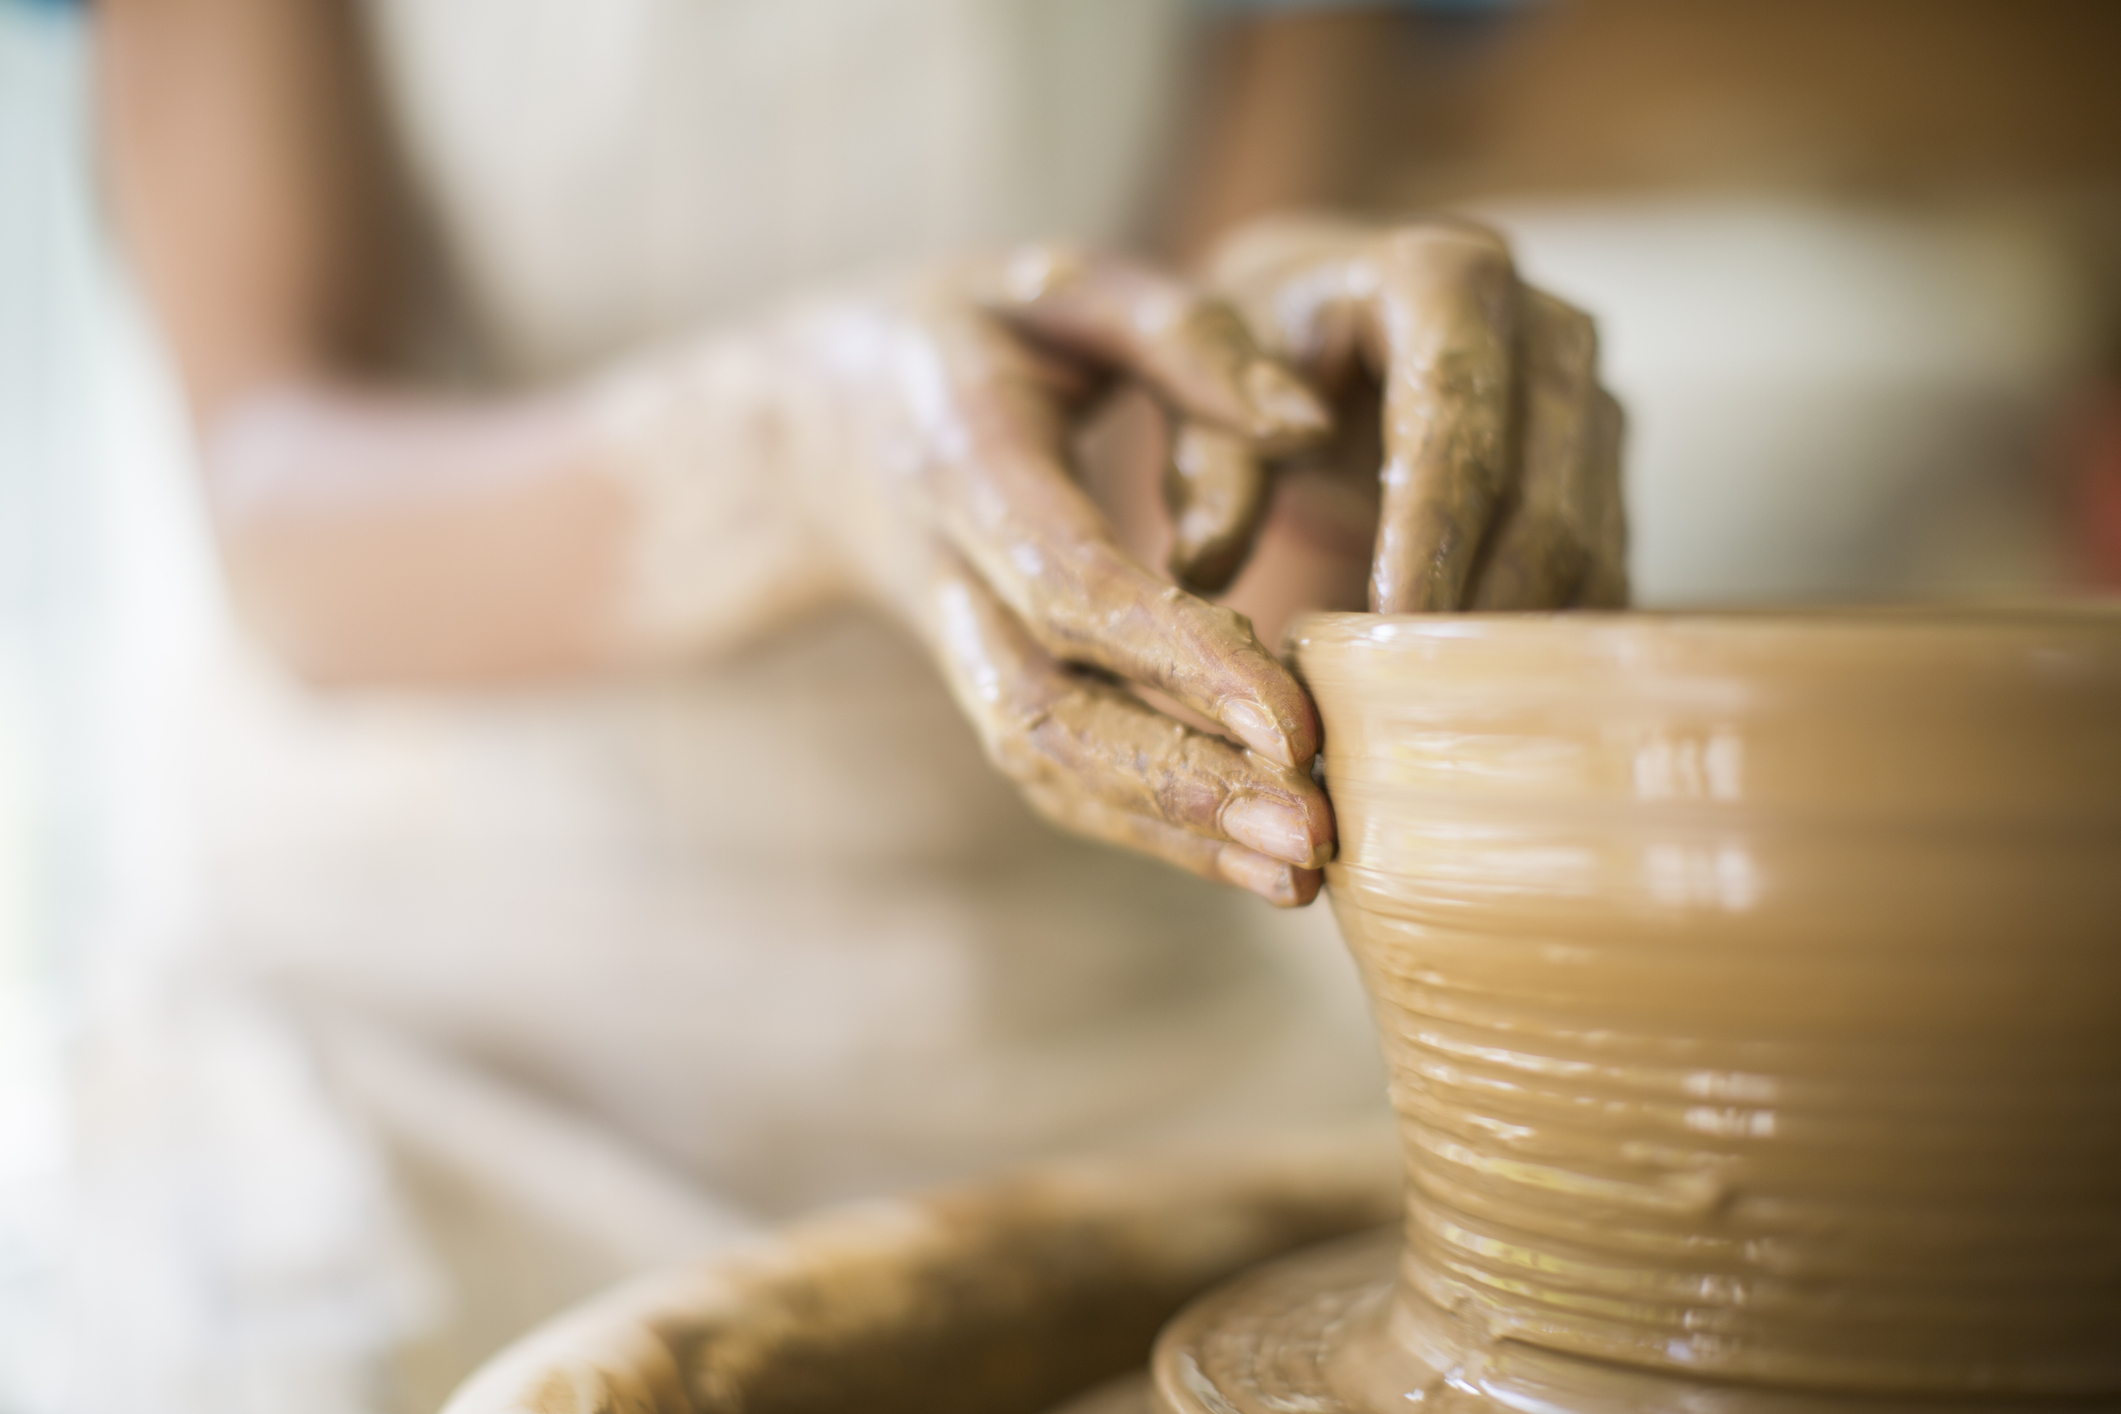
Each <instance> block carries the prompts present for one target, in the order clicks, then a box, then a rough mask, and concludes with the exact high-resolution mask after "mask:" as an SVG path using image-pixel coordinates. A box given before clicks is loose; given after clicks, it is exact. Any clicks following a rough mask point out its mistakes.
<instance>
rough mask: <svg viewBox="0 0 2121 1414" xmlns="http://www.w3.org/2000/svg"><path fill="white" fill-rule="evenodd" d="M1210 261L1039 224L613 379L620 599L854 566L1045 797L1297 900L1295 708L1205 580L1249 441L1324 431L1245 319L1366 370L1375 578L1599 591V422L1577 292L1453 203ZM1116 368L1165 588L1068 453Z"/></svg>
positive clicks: (658, 622) (1317, 402)
mask: <svg viewBox="0 0 2121 1414" xmlns="http://www.w3.org/2000/svg"><path fill="white" fill-rule="evenodd" d="M1216 280H1217V282H1218V289H1219V290H1220V293H1209V292H1204V291H1202V290H1199V289H1195V288H1193V287H1191V286H1188V285H1186V284H1184V283H1182V282H1179V281H1175V280H1172V279H1169V278H1167V277H1165V276H1162V275H1159V274H1156V273H1155V272H1152V271H1150V270H1147V269H1145V268H1143V267H1140V266H1137V265H1133V264H1130V263H1128V262H1125V261H1120V260H1116V259H1112V258H1110V257H1105V256H1100V255H1096V254H1093V253H1088V252H1084V251H1080V250H1075V249H1071V248H1066V247H1051V246H1029V247H1023V248H1020V249H1018V250H1015V251H1012V252H1008V253H1005V254H1004V255H1002V256H1000V257H997V258H994V259H990V260H982V261H975V262H971V263H968V264H966V265H963V266H959V267H955V268H952V269H946V270H939V271H932V272H928V273H926V274H923V275H920V276H917V277H914V278H910V279H906V280H902V281H899V282H897V283H895V284H891V285H888V286H881V287H877V288H872V289H868V290H863V291H856V292H852V293H848V294H844V295H841V296H837V297H827V298H821V299H817V300H813V301H810V302H808V303H806V304H804V305H801V306H799V307H796V308H793V309H790V310H787V311H784V312H782V313H781V314H779V315H778V316H776V317H774V318H771V319H769V320H766V321H763V322H761V323H760V324H759V325H757V326H755V327H753V328H751V329H748V330H743V331H738V332H735V333H732V334H729V335H726V336H724V337H721V338H718V339H716V340H714V341H712V342H710V343H706V344H702V345H699V346H695V347H694V348H691V349H685V350H679V351H677V352H675V353H673V354H670V355H665V356H663V357H661V358H657V359H651V360H648V361H646V362H644V363H643V364H642V365H640V366H638V367H636V368H634V369H631V370H628V371H627V372H626V373H624V374H622V375H620V376H618V377H617V378H615V379H613V380H611V381H610V382H609V383H608V384H607V385H606V386H605V387H603V388H602V389H601V390H599V393H598V394H597V402H598V406H599V407H600V408H601V409H602V410H603V415H604V416H606V417H607V419H608V420H609V421H610V422H611V424H612V426H613V427H614V428H616V429H617V432H616V434H615V440H617V441H618V442H619V443H621V444H622V445H623V446H624V447H626V448H627V449H628V452H627V454H626V455H625V456H623V457H621V458H620V459H619V461H620V464H621V476H622V479H623V480H624V481H625V482H626V484H627V485H628V486H629V487H630V488H631V489H632V492H633V495H634V500H635V503H636V505H637V506H638V508H639V511H640V522H641V525H640V531H639V534H638V536H637V546H636V551H637V552H636V555H635V562H634V575H633V579H632V581H631V584H630V587H629V590H628V596H629V602H628V606H627V612H626V615H625V618H626V620H627V622H628V624H629V625H630V627H631V631H632V632H633V634H634V635H635V637H636V638H637V639H638V640H639V641H640V642H641V643H642V645H643V646H644V651H651V652H662V653H665V654H667V653H669V652H671V651H673V650H675V649H678V648H682V647H684V646H688V645H712V644H718V643H722V642H726V641H729V640H731V639H732V638H734V637H735V636H737V635H738V634H740V633H742V632H745V631H750V632H756V631H758V630H759V628H760V627H761V626H763V625H766V624H769V623H771V622H773V621H775V620H776V619H778V618H780V617H785V616H788V615H791V614H794V613H797V612H800V611H801V610H803V609H804V608H806V607H809V606H810V605H812V604H815V603H816V602H818V601H820V600H822V599H825V598H829V597H831V596H833V595H835V594H842V593H849V592H852V593H857V594H861V595H866V596H868V597H870V598H872V599H874V600H876V601H878V602H880V603H882V604H883V605H885V606H886V607H888V608H889V609H890V610H891V611H892V612H893V613H895V614H896V615H897V616H898V617H899V618H900V619H901V620H902V621H903V622H904V623H906V624H907V626H908V627H909V628H910V629H912V631H913V632H915V633H916V634H918V635H919V636H920V637H921V638H922V639H923V640H924V641H925V642H927V643H928V645H929V646H930V648H931V650H932V651H933V652H934V653H935V655H936V658H937V661H938V662H939V664H940V665H941V666H942V668H943V671H944V674H945V677H946V679H947V680H948V682H949V684H950V686H951V688H952V691H953V692H954V694H955V695H956V697H957V700H958V702H959V704H960V705H961V706H962V707H963V709H964V711H965V712H966V714H967V716H968V717H970V718H971V720H972V723H973V725H974V727H975V729H976V730H977V731H978V732H979V734H980V738H981V740H982V741H983V742H984V743H985V745H986V748H987V751H988V754H989V756H990V757H991V758H992V759H993V761H994V762H995V764H996V765H997V766H998V767H999V768H1000V769H1001V770H1002V771H1004V772H1005V773H1006V774H1007V775H1008V776H1009V777H1010V778H1011V779H1012V780H1014V781H1015V782H1016V783H1017V784H1018V786H1019V787H1020V788H1021V789H1022V790H1023V792H1024V794H1025V797H1026V798H1027V799H1029V800H1030V801H1031V802H1032V803H1033V804H1034V805H1035V806H1036V807H1037V808H1038V809H1039V810H1041V811H1042V812H1043V813H1045V814H1046V815H1047V816H1048V817H1049V818H1051V819H1053V820H1055V821H1056V822H1058V823H1060V824H1062V825H1064V826H1066V827H1068V828H1070V829H1074V830H1077V831H1080V832H1083V833H1086V834H1090V835H1093V836H1096V837H1098V838H1102V839H1106V840H1109V841H1112V842H1114V843H1118V844H1123V845H1127V846H1129V847H1132V848H1136V849H1140V850H1144V851H1146V852H1148V853H1151V854H1154V855H1156V856H1158V857H1160V858H1163V859H1165V860H1168V861H1170V862H1172V863H1175V864H1178V865H1179V866H1181V867H1183V868H1186V869H1190V870H1192V871H1194V872H1196V873H1200V874H1204V875H1207V876H1209V877H1212V878H1217V879H1221V880H1223V881H1225V882H1230V883H1235V884H1238V885H1240V886H1241V887H1245V888H1249V889H1251V890H1253V891H1254V892H1256V893H1259V894H1261V895H1263V896H1265V897H1267V898H1270V899H1272V900H1274V901H1275V902H1277V903H1281V904H1297V903H1303V902H1307V901H1308V900H1309V899H1310V898H1311V897H1312V896H1313V895H1314V894H1315V893H1316V891H1317V887H1318V875H1317V870H1318V868H1319V866H1320V865H1322V864H1323V863H1324V861H1325V860H1326V859H1328V858H1330V857H1331V853H1332V849H1333V843H1334V834H1333V821H1332V814H1331V811H1330V810H1329V809H1328V807H1327V805H1326V803H1325V800H1324V797H1323V795H1322V793H1321V792H1320V791H1319V789H1318V787H1317V786H1316V785H1315V784H1314V783H1313V782H1312V781H1311V779H1310V776H1309V766H1310V763H1311V760H1312V758H1313V756H1314V755H1315V753H1316V751H1317V748H1318V740H1319V738H1318V726H1317V719H1316V714H1315V711H1314V709H1313V707H1312V705H1311V702H1310V699H1309V697H1308V696H1307V695H1306V694H1305V693H1304V691H1303V689H1302V688H1301V687H1300V686H1299V685H1298V684H1297V682H1296V681H1295V679H1294V678H1292V677H1291V676H1290V674H1289V673H1288V671H1287V670H1286V669H1285V668H1284V667H1283V666H1282V664H1281V663H1280V662H1279V661H1277V660H1276V659H1275V657H1274V656H1273V655H1272V654H1271V653H1270V652H1268V651H1267V649H1266V647H1265V646H1264V645H1263V644H1262V643H1261V642H1260V640H1259V637H1258V635H1257V634H1255V633H1254V631H1253V629H1252V625H1251V624H1250V622H1248V621H1247V620H1246V619H1245V618H1244V617H1243V616H1242V615H1240V614H1237V613H1235V612H1233V611H1232V610H1230V609H1228V608H1225V607H1221V606H1218V605H1216V604H1213V603H1211V602H1209V601H1208V600H1206V599H1204V598H1201V597H1198V596H1199V594H1200V593H1211V592H1216V591H1219V590H1220V589H1222V588H1224V587H1225V586H1227V585H1229V584H1230V583H1231V582H1232V580H1233V579H1234V578H1235V577H1236V576H1237V574H1238V573H1239V571H1240V570H1241V569H1242V568H1243V566H1244V564H1245V562H1246V559H1247V557H1248V555H1249V554H1250V552H1251V549H1252V545H1253V542H1254V540H1255V538H1256V537H1257V535H1258V534H1259V532H1260V528H1261V525H1262V522H1263V520H1264V517H1265V515H1266V514H1267V508H1268V505H1269V489H1270V486H1269V478H1270V475H1271V466H1272V464H1273V463H1274V462H1275V460H1277V459H1281V458H1287V457H1290V456H1292V455H1296V454H1303V455H1306V456H1309V457H1311V458H1312V459H1313V460H1316V458H1317V457H1318V456H1319V455H1322V454H1323V453H1324V452H1325V450H1326V449H1325V448H1324V445H1323V444H1324V439H1325V438H1326V437H1327V436H1328V435H1329V434H1330V433H1332V432H1333V430H1334V428H1333V418H1332V415H1331V413H1330V412H1329V410H1328V407H1327V406H1326V404H1325V402H1323V401H1322V400H1321V398H1320V396H1319V395H1318V394H1317V393H1315V392H1314V391H1312V389H1311V388H1310V387H1308V386H1307V385H1306V384H1305V382H1303V381H1301V380H1300V379H1299V377H1298V376H1297V374H1296V373H1295V372H1292V371H1291V369H1290V368H1289V367H1288V366H1286V365H1284V364H1283V363H1282V362H1280V361H1278V360H1277V358H1276V357H1274V356H1272V354H1270V353H1269V352H1267V351H1264V350H1263V349H1262V347H1261V344H1260V343H1258V342H1255V340H1254V337H1253V333H1252V330H1253V329H1254V328H1258V329H1260V330H1261V331H1262V333H1263V336H1264V340H1265V343H1266V344H1267V345H1268V346H1269V347H1270V348H1271V349H1273V350H1278V351H1280V352H1281V353H1283V354H1285V355H1287V356H1288V357H1289V358H1290V359H1292V360H1294V361H1295V362H1296V363H1297V365H1298V366H1299V368H1300V369H1301V370H1302V371H1303V372H1305V373H1308V374H1310V375H1312V376H1313V377H1314V378H1316V379H1317V380H1318V381H1319V383H1320V384H1321V385H1323V386H1327V387H1331V386H1332V385H1334V384H1335V383H1336V382H1338V381H1342V379H1343V377H1344V374H1345V372H1346V370H1347V369H1348V368H1349V367H1350V366H1351V364H1352V362H1353V361H1354V360H1357V359H1360V360H1362V361H1363V362H1365V363H1366V364H1367V366H1368V367H1369V369H1370V370H1371V373H1372V375H1373V376H1374V377H1375V378H1377V379H1378V380H1379V381H1380V382H1381V383H1382V386H1383V397H1382V400H1381V402H1382V413H1381V418H1382V427H1381V433H1382V447H1383V465H1382V467H1381V468H1380V467H1357V468H1352V469H1349V474H1352V475H1353V476H1355V477H1357V478H1361V479H1365V480H1367V481H1368V482H1369V483H1370V485H1371V487H1372V488H1373V490H1372V493H1371V494H1374V495H1376V496H1378V497H1379V498H1380V500H1381V514H1380V520H1379V525H1380V528H1379V531H1378V535H1377V541H1376V547H1375V559H1374V565H1373V569H1372V574H1371V599H1372V602H1373V604H1375V605H1378V606H1380V607H1386V608H1392V609H1454V608H1460V607H1465V606H1467V605H1468V604H1472V603H1481V604H1487V605H1493V606H1497V607H1518V608H1535V607H1548V606H1554V605H1562V604H1569V603H1573V602H1578V601H1579V600H1583V599H1585V598H1586V597H1587V596H1591V597H1595V598H1596V600H1597V602H1601V603H1609V602H1615V601H1617V600H1620V599H1624V597H1625V593H1626V572H1625V567H1624V565H1623V564H1622V563H1621V560H1622V558H1623V554H1624V549H1625V544H1624V541H1625V537H1624V533H1623V532H1622V530H1621V522H1620V509H1619V480H1618V467H1617V457H1618V422H1617V419H1616V418H1614V417H1613V416H1611V400H1610V398H1608V397H1607V396H1606V394H1605V393H1604V392H1603V391H1602V390H1601V389H1599V387H1598V386H1597V381H1596V370H1595V362H1596V341H1595V339H1594V338H1593V336H1592V334H1591V330H1590V324H1589V321H1588V320H1587V319H1586V318H1585V317H1584V316H1583V315H1581V314H1580V313H1578V312H1576V311H1574V310H1572V309H1570V308H1568V307H1567V306H1566V305H1563V304H1561V303H1560V302H1559V301H1557V300H1553V299H1551V298H1550V297H1548V296H1545V295H1542V294H1539V293H1537V292H1535V291H1530V290H1527V289H1525V288H1524V287H1522V286H1521V285H1520V284H1519V282H1518V281H1517V278H1516V275H1515V272H1514V270H1513V269H1512V267H1511V265H1510V261H1509V255H1508V251H1507V250H1506V249H1505V248H1504V246H1503V245H1502V243H1501V241H1500V240H1499V239H1497V238H1496V237H1494V236H1493V235H1491V234H1489V233H1487V232H1485V231H1481V230H1478V229H1477V228H1473V227H1469V226H1464V225H1460V224H1456V223H1449V222H1432V223H1422V224H1418V225H1413V226H1406V227H1399V228H1363V227H1350V226H1345V225H1341V226H1330V227H1326V226H1318V225H1315V224H1313V225H1302V224H1283V225H1278V226H1272V227H1266V228H1262V229H1261V231H1260V232H1259V233H1258V234H1257V236H1256V237H1255V238H1252V239H1251V240H1250V241H1249V243H1247V241H1245V240H1240V241H1239V242H1238V243H1237V245H1236V246H1235V247H1233V254H1231V255H1230V256H1229V257H1228V258H1227V259H1226V260H1225V261H1224V262H1222V264H1221V266H1220V267H1219V269H1218V272H1217V275H1216ZM1120 377H1124V378H1127V379H1130V380H1133V381H1134V382H1135V383H1137V384H1139V385H1140V386H1142V387H1144V388H1146V389H1148V390H1149V391H1150V392H1151V393H1152V394H1153V396H1154V397H1155V399H1156V400H1157V403H1158V404H1159V405H1160V407H1161V408H1162V409H1163V413H1164V415H1165V417H1166V418H1167V419H1168V421H1169V423H1170V426H1171V428H1172V444H1173V448H1174V452H1173V456H1172V462H1171V466H1170V468H1169V470H1168V473H1167V475H1166V478H1165V496H1166V500H1167V503H1168V508H1169V510H1170V513H1171V516H1172V520H1173V525H1174V527H1175V531H1176V535H1175V541H1174V546H1173V550H1172V553H1171V555H1170V557H1169V568H1170V570H1171V574H1172V578H1174V579H1176V580H1177V581H1178V583H1177V584H1175V585H1174V584H1173V583H1171V582H1169V581H1167V580H1165V579H1163V578H1160V577H1159V576H1158V575H1156V574H1154V573H1152V572H1150V571H1149V570H1148V569H1147V568H1145V567H1144V566H1143V565H1142V564H1141V563H1139V562H1138V561H1137V560H1135V559H1134V558H1133V557H1131V556H1130V555H1129V554H1128V553H1126V552H1125V551H1124V550H1122V549H1121V548H1120V546H1119V545H1118V544H1117V543H1116V542H1115V539H1114V535H1113V531H1112V528H1111V526H1110V525H1109V524H1108V523H1107V522H1106V519H1105V517H1104V515H1103V513H1102V512H1101V511H1100V510H1099V509H1098V507H1097V506H1096V505H1095V504H1094V503H1093V502H1092V501H1091V500H1090V498H1089V497H1088V495H1087V494H1086V493H1085V491H1084V490H1083V488H1082V486H1081V485H1080V484H1079V482H1078V480H1077V478H1076V477H1075V475H1074V474H1073V469H1072V468H1071V467H1070V466H1069V464H1068V457H1067V449H1068V445H1069V436H1070V432H1071V429H1072V428H1073V427H1074V425H1075V424H1076V422H1077V421H1078V420H1079V417H1080V415H1081V413H1082V412H1083V410H1084V408H1085V406H1086V403H1087V400H1088V399H1089V398H1091V397H1092V396H1094V395H1095V394H1096V392H1097V391H1098V390H1099V389H1100V388H1101V387H1102V386H1104V385H1107V384H1109V383H1110V382H1111V381H1112V380H1113V379H1114V378H1120ZM1307 474H1309V473H1308V472H1307ZM1484 546H1485V547H1487V548H1486V550H1485V552H1484V551H1483V547H1484ZM1181 586H1183V587H1181ZM1594 591H1595V593H1594ZM1128 685H1132V687H1133V688H1136V689H1141V690H1144V691H1145V692H1146V693H1148V694H1149V695H1150V696H1151V698H1152V700H1164V701H1167V704H1168V705H1171V706H1173V708H1174V710H1178V711H1181V712H1182V713H1185V714H1190V716H1189V719H1188V721H1186V722H1180V721H1178V720H1176V719H1175V718H1173V717H1172V716H1169V715H1166V714H1164V713H1160V712H1158V711H1157V710H1156V709H1155V707H1153V706H1151V705H1148V704H1146V703H1145V702H1144V701H1143V699H1142V697H1141V696H1139V695H1137V694H1136V693H1135V692H1133V691H1129V690H1128ZM1159 694H1160V697H1158V696H1157V695H1159ZM1233 742H1234V744H1233Z"/></svg>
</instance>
